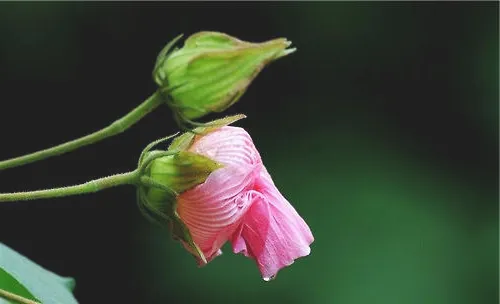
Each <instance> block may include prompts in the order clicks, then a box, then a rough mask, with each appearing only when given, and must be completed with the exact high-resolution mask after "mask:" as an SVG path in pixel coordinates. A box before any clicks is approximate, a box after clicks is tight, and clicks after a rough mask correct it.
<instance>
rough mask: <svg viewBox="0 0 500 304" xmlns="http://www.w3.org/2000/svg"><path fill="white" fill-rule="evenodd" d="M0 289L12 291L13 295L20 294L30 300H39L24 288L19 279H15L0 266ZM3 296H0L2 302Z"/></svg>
mask: <svg viewBox="0 0 500 304" xmlns="http://www.w3.org/2000/svg"><path fill="white" fill-rule="evenodd" d="M0 289H3V290H6V291H8V292H10V293H13V294H15V295H18V296H21V297H23V298H26V299H29V300H32V301H39V300H38V299H36V298H35V296H34V295H32V294H31V292H29V291H28V289H26V287H24V286H23V285H22V284H21V283H19V281H17V280H16V279H15V278H14V277H13V276H11V275H10V274H9V273H8V272H6V271H5V270H3V269H2V268H0ZM3 301H4V300H3V298H1V297H0V303H3ZM7 303H16V302H9V301H7Z"/></svg>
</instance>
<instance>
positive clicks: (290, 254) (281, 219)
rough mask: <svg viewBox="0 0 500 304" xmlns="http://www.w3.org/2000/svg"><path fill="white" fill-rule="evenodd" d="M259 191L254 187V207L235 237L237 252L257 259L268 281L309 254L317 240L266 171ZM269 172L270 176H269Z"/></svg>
mask: <svg viewBox="0 0 500 304" xmlns="http://www.w3.org/2000/svg"><path fill="white" fill-rule="evenodd" d="M263 172H264V173H263V175H264V177H263V178H262V179H261V180H260V181H259V184H258V185H257V186H258V187H257V188H256V189H258V190H250V191H249V192H248V193H247V195H248V196H249V197H250V200H251V201H253V202H252V203H251V207H250V209H249V210H248V211H247V213H246V214H245V216H244V218H243V220H242V223H241V224H240V226H239V229H238V230H237V231H236V233H235V234H234V235H233V236H232V239H231V243H232V245H233V251H234V252H235V253H240V252H242V253H243V254H244V255H245V256H247V257H251V258H253V259H255V261H256V263H257V266H258V267H259V270H260V272H261V274H262V277H263V278H264V280H269V279H271V278H273V277H274V276H276V274H277V273H278V271H279V270H280V269H281V268H283V267H285V266H289V265H291V264H292V263H293V262H294V260H295V259H297V258H300V257H303V256H307V255H309V253H310V251H311V249H310V248H309V245H310V244H311V243H312V242H313V241H314V238H313V236H312V234H311V231H310V229H309V227H308V226H307V224H306V223H305V222H304V220H303V219H302V218H301V217H300V216H299V215H298V214H297V212H296V211H295V209H294V208H293V207H292V206H291V205H290V203H288V201H286V199H285V198H283V197H282V196H281V194H279V192H278V190H277V189H276V188H275V187H274V185H273V184H272V180H270V176H269V179H268V174H267V172H265V171H263ZM266 174H267V176H266Z"/></svg>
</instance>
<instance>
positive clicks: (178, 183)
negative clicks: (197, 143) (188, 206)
mask: <svg viewBox="0 0 500 304" xmlns="http://www.w3.org/2000/svg"><path fill="white" fill-rule="evenodd" d="M221 167H222V165H221V164H219V163H217V162H216V161H214V160H212V159H210V158H208V157H206V156H203V155H200V154H197V153H192V152H187V151H180V152H178V153H175V154H174V155H168V156H163V157H158V158H156V159H154V160H153V161H151V163H150V164H149V167H148V169H147V175H148V176H149V177H150V178H152V179H153V180H154V181H156V182H158V183H160V184H163V185H166V186H167V187H169V188H170V189H172V190H173V191H175V192H177V193H182V192H184V191H186V190H188V189H191V188H193V187H194V186H196V185H198V184H201V183H203V182H205V180H206V179H207V177H208V176H209V175H210V173H212V172H213V171H214V170H217V169H219V168H221Z"/></svg>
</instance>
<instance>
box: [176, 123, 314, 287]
mask: <svg viewBox="0 0 500 304" xmlns="http://www.w3.org/2000/svg"><path fill="white" fill-rule="evenodd" d="M188 151H190V152H194V153H197V154H201V155H203V156H206V157H208V158H210V159H213V160H215V161H216V162H219V163H221V164H222V165H223V167H222V168H220V169H217V170H215V171H213V172H212V173H211V174H210V175H209V176H208V178H207V179H206V180H205V182H204V183H202V184H199V185H197V186H195V187H194V188H191V189H190V190H187V191H185V192H182V193H181V194H180V195H179V196H178V198H177V213H178V215H179V217H180V219H181V220H182V222H183V223H184V224H185V225H186V226H187V228H188V230H189V232H190V234H191V236H192V239H193V241H194V243H196V245H197V246H198V247H199V248H200V250H201V251H202V252H203V254H204V255H205V257H206V260H207V261H210V260H212V259H213V258H215V257H216V256H218V255H220V254H221V253H222V252H221V250H220V248H221V247H222V246H223V245H224V243H225V242H226V241H230V242H231V244H232V247H233V251H234V252H235V253H243V254H244V255H245V256H247V257H250V258H252V259H254V260H255V262H256V263H257V266H258V267H259V270H260V272H261V274H262V276H263V278H264V279H265V280H269V279H271V278H273V277H274V276H276V274H277V272H278V271H279V270H280V269H281V268H283V267H285V266H288V265H290V264H292V263H293V262H294V260H295V259H297V258H300V257H303V256H307V255H309V253H310V251H311V250H310V248H309V245H310V244H311V243H312V242H313V241H314V238H313V236H312V233H311V230H310V229H309V227H308V226H307V224H306V223H305V222H304V220H303V219H302V218H301V217H300V216H299V214H298V213H297V212H296V211H295V209H294V208H293V207H292V205H290V203H289V202H288V201H287V200H286V199H285V198H284V197H283V196H282V195H281V193H280V192H279V191H278V189H277V188H276V186H275V185H274V183H273V180H272V179H271V176H270V175H269V173H268V172H267V170H266V168H265V167H264V165H263V164H262V160H261V158H260V155H259V152H258V151H257V149H256V148H255V146H254V144H253V142H252V139H251V138H250V135H249V134H248V133H247V132H246V131H245V130H244V129H242V128H238V127H229V126H226V127H222V128H219V129H216V130H214V131H212V132H210V133H208V134H206V135H204V136H196V137H195V139H194V141H193V143H192V144H191V146H190V147H189V148H188ZM185 247H186V248H188V249H189V246H185ZM199 262H200V264H204V262H203V261H201V260H200V261H199Z"/></svg>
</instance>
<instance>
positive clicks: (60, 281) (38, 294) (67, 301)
mask: <svg viewBox="0 0 500 304" xmlns="http://www.w3.org/2000/svg"><path fill="white" fill-rule="evenodd" d="M74 288H75V280H74V279H72V278H67V277H61V276H59V275H57V274H55V273H53V272H51V271H49V270H47V269H45V268H43V267H41V266H40V265H38V264H36V263H34V262H33V261H31V260H29V259H28V258H26V257H25V256H23V255H21V254H19V253H18V252H16V251H14V250H12V249H11V248H9V247H7V246H6V245H5V244H2V243H0V289H4V290H6V291H8V292H10V293H13V294H16V295H19V296H22V297H24V298H27V299H30V300H34V301H39V302H41V303H61V304H72V303H78V302H77V301H76V299H75V297H74V296H73V294H72V291H73V289H74ZM0 303H10V302H8V301H5V300H3V299H2V298H0Z"/></svg>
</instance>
